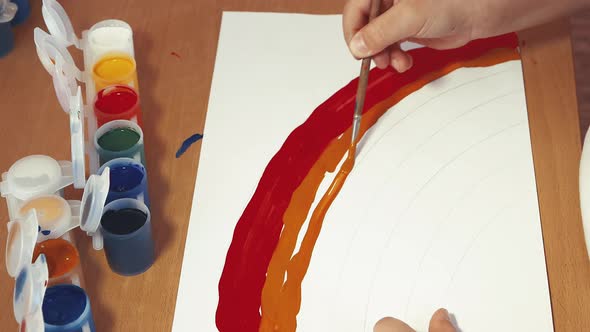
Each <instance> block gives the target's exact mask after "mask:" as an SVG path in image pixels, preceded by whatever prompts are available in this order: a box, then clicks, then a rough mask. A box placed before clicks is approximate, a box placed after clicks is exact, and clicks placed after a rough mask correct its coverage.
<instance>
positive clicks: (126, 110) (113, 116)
mask: <svg viewBox="0 0 590 332" xmlns="http://www.w3.org/2000/svg"><path fill="white" fill-rule="evenodd" d="M94 114H95V115H96V121H97V125H98V126H99V127H100V126H102V125H104V124H105V123H107V122H110V121H113V120H129V121H133V122H136V123H138V124H139V126H141V125H142V120H141V110H140V107H139V95H138V94H137V92H136V91H135V90H134V89H133V88H132V87H130V86H127V85H112V86H108V87H106V88H104V89H102V90H100V91H99V92H98V93H97V94H96V98H95V99H94Z"/></svg>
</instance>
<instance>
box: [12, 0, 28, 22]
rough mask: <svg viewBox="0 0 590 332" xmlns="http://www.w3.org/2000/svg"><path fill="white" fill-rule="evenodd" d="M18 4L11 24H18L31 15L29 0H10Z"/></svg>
mask: <svg viewBox="0 0 590 332" xmlns="http://www.w3.org/2000/svg"><path fill="white" fill-rule="evenodd" d="M11 1H12V2H14V3H15V4H16V5H17V6H18V10H17V12H16V15H15V16H14V19H13V20H12V25H19V24H21V23H23V22H24V21H26V20H27V19H28V18H29V16H31V4H30V3H29V0H11Z"/></svg>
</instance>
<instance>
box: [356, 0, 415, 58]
mask: <svg viewBox="0 0 590 332" xmlns="http://www.w3.org/2000/svg"><path fill="white" fill-rule="evenodd" d="M415 3H416V2H415V1H400V2H399V3H398V4H397V5H395V6H393V7H391V8H390V9H389V10H387V11H386V12H384V13H383V14H381V15H380V16H378V17H376V18H375V19H374V20H372V21H371V22H369V23H368V24H367V25H365V26H364V27H363V28H362V29H361V30H360V31H358V32H357V33H356V34H355V35H354V37H353V38H352V40H351V41H350V44H349V48H350V51H351V53H352V54H353V55H354V56H355V57H356V58H358V59H361V58H367V57H370V56H373V55H375V54H377V53H379V52H381V51H383V50H384V49H385V48H387V47H389V46H391V45H393V44H395V43H397V42H400V41H402V40H405V39H407V38H410V37H414V36H415V35H416V34H418V32H419V31H420V29H421V28H422V27H423V26H424V22H425V21H426V18H425V17H426V16H425V15H424V14H425V13H424V11H421V10H418V8H417V7H416V5H415Z"/></svg>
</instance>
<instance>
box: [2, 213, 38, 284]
mask: <svg viewBox="0 0 590 332" xmlns="http://www.w3.org/2000/svg"><path fill="white" fill-rule="evenodd" d="M38 229H39V223H38V221H37V213H36V212H35V210H32V211H29V212H28V213H26V214H25V215H24V216H23V217H22V218H18V219H16V220H14V221H10V222H8V240H7V241H6V270H7V271H8V274H9V275H10V276H11V277H13V278H16V277H17V275H18V274H19V273H20V271H21V270H22V269H23V268H24V267H25V266H26V265H28V264H31V262H32V261H33V251H34V250H35V244H36V243H37V234H38Z"/></svg>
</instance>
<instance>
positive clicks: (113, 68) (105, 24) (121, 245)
mask: <svg viewBox="0 0 590 332" xmlns="http://www.w3.org/2000/svg"><path fill="white" fill-rule="evenodd" d="M42 14H43V18H44V21H45V23H46V25H47V30H48V31H49V33H47V32H45V31H44V30H42V29H41V28H36V29H35V31H34V42H35V45H36V49H37V54H38V56H39V59H40V60H41V64H42V65H43V67H44V68H45V69H46V70H47V72H48V73H49V74H50V75H51V78H52V81H53V85H54V88H55V92H56V96H57V99H58V101H59V104H60V106H61V108H62V109H63V111H64V112H65V113H66V114H67V115H68V118H69V123H70V134H71V156H72V160H71V161H57V160H55V159H53V158H51V157H49V156H43V155H34V156H28V157H24V158H22V159H20V160H18V161H17V162H16V163H15V164H14V165H13V166H12V167H11V168H10V169H9V170H8V171H7V172H5V173H3V174H2V181H1V182H0V194H1V195H2V197H4V198H6V200H7V205H8V210H9V215H10V220H12V221H11V222H10V223H9V234H8V241H7V256H6V267H7V270H8V272H9V274H10V275H11V276H12V277H14V278H16V287H15V292H14V314H15V318H16V319H17V322H18V323H19V324H21V330H23V331H25V330H26V331H36V332H41V331H73V330H83V331H94V321H93V319H92V314H91V310H90V301H89V299H88V296H87V295H86V293H85V291H84V290H83V288H82V287H83V281H82V280H83V278H82V271H81V269H80V264H79V261H80V257H79V254H78V251H77V249H76V248H75V244H73V237H72V233H71V231H72V230H73V229H74V228H77V227H80V228H81V229H82V230H83V231H84V232H86V233H87V234H88V235H89V236H91V237H92V244H93V247H94V249H96V250H101V249H103V248H104V252H105V256H106V259H107V262H108V264H109V266H110V268H111V270H112V271H113V272H116V273H118V274H120V275H136V274H140V273H143V272H145V271H146V270H148V269H149V268H150V267H151V265H152V264H153V262H154V260H155V254H154V245H153V238H152V233H151V217H150V216H151V214H150V208H149V206H150V200H149V197H148V196H149V195H148V190H147V173H146V167H145V164H146V163H145V153H144V146H143V142H144V141H143V130H142V126H143V124H142V113H141V109H140V94H139V85H138V79H137V66H136V62H135V50H134V45H133V31H132V29H131V27H130V26H129V24H127V23H126V22H123V21H120V20H115V19H109V20H104V21H101V22H99V23H97V24H95V25H93V26H92V27H91V28H90V29H88V30H85V31H83V32H82V34H81V36H82V38H80V39H79V38H78V37H77V36H76V33H75V31H74V29H73V27H72V24H71V22H70V19H69V17H68V15H67V14H66V12H65V10H64V8H63V7H62V6H61V5H60V4H59V3H58V2H57V1H56V0H43V5H42ZM74 48H75V49H78V50H80V51H82V54H83V59H84V65H83V68H82V69H80V68H78V67H77V66H76V64H75V62H74V60H73V57H72V55H71V53H70V49H74ZM83 88H84V89H85V90H84V93H83V90H82V89H83ZM87 169H89V174H90V175H89V176H88V179H87V173H86V170H87ZM70 185H73V186H74V187H75V188H77V189H82V188H83V189H84V193H83V195H82V200H81V201H72V200H66V199H65V198H64V192H63V189H64V188H65V187H68V186H70ZM121 220H124V222H123V221H121ZM122 225H123V226H124V227H122ZM56 252H59V253H60V255H62V256H63V255H65V256H67V257H66V258H67V259H63V260H61V263H60V264H58V263H56V262H58V261H60V260H59V259H58V258H56V257H58V256H59V255H58V256H56V254H55V253H56ZM62 256H59V257H62ZM65 256H64V257H65ZM62 258H63V257H62ZM33 261H34V262H33ZM68 262H69V263H68ZM74 263H75V264H74ZM64 292H66V293H67V294H69V295H68V296H75V297H76V298H75V302H76V303H79V304H81V305H83V308H82V309H83V310H81V312H82V313H81V314H80V315H79V316H77V318H76V319H75V320H74V321H71V322H68V323H67V324H66V323H64V322H61V321H60V322H58V320H56V319H57V317H63V316H64V315H63V312H59V310H61V309H59V308H61V307H60V306H61V304H58V303H59V301H60V299H63V298H64V294H66V293H64ZM72 299H73V298H72ZM47 301H49V302H51V301H54V302H51V303H57V304H55V305H49V307H48V308H46V306H45V303H46V302H47ZM62 304H63V303H62ZM64 305H65V304H64ZM46 309H47V310H46ZM58 309H59V310H58ZM78 309H80V308H78ZM68 310H69V309H68ZM62 323H63V324H65V325H63V324H62ZM60 324H61V325H60Z"/></svg>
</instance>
